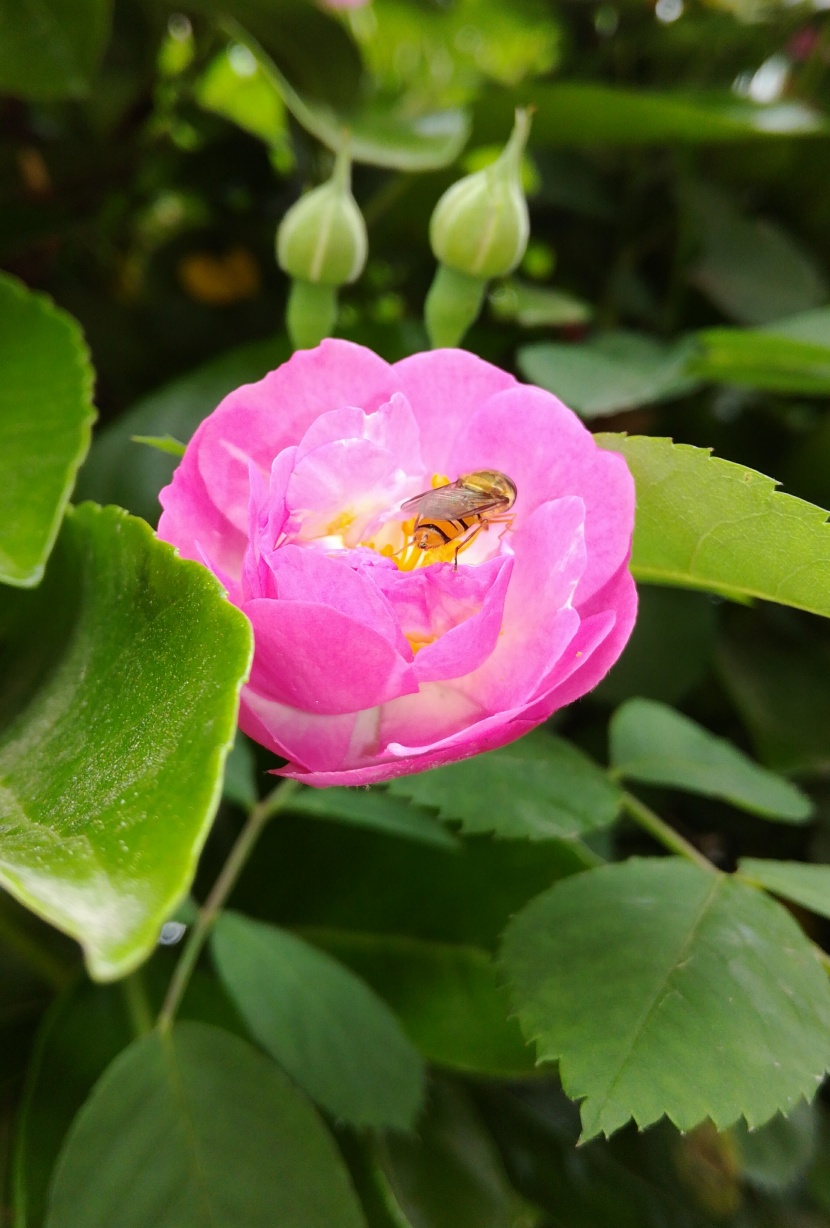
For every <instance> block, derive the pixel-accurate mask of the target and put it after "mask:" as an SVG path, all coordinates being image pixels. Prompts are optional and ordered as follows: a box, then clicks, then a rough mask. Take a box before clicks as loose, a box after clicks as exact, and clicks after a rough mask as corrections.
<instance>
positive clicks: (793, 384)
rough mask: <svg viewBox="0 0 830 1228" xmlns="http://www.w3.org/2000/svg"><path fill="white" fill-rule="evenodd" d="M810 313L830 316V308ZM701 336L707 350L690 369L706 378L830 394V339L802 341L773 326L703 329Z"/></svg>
mask: <svg viewBox="0 0 830 1228" xmlns="http://www.w3.org/2000/svg"><path fill="white" fill-rule="evenodd" d="M806 315H808V316H814V315H825V316H827V317H828V318H830V311H826V309H822V310H821V311H816V312H808V313H806ZM798 318H799V319H803V318H805V317H798ZM698 340H699V341H700V343H701V346H702V349H701V351H700V352H699V353H698V354H696V355H694V356H693V358H692V360H691V363H690V370H691V371H692V372H693V373H694V374H695V375H697V376H699V377H700V378H701V379H708V380H714V381H717V382H718V383H721V384H735V385H737V387H739V388H758V389H760V390H762V391H764V392H782V393H784V392H798V393H801V394H802V395H804V396H826V395H827V394H828V393H830V343H828V344H827V345H818V344H815V343H811V342H808V341H799V340H797V339H796V338H793V337H788V336H785V335H782V334H781V333H779V332H777V330H775V329H774V328H773V327H772V326H770V327H769V328H768V329H766V330H765V329H760V328H756V329H749V328H747V329H741V328H711V329H707V330H706V331H705V332H702V333H698Z"/></svg>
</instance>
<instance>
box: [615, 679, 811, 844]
mask: <svg viewBox="0 0 830 1228" xmlns="http://www.w3.org/2000/svg"><path fill="white" fill-rule="evenodd" d="M610 756H611V765H612V767H613V768H614V771H615V772H616V773H617V774H618V775H619V776H623V777H625V778H626V779H628V780H638V781H640V782H641V783H642V784H649V785H666V786H668V787H669V788H671V789H684V790H686V791H687V792H689V793H701V794H703V796H704V797H719V798H722V799H723V800H724V801H727V802H731V803H732V805H733V806H739V807H740V808H741V809H742V810H748V811H749V812H750V813H751V814H757V815H760V816H761V817H762V818H766V819H781V820H783V821H785V822H789V823H803V822H806V820H807V819H809V818H810V815H811V814H812V811H813V805H812V802H811V801H810V798H809V797H808V796H807V794H806V793H802V791H801V789H799V788H797V787H796V785H794V784H792V783H791V782H790V781H789V780H784V778H783V777H781V776H776V774H775V773H774V772H769V771H767V769H766V768H762V767H760V766H759V765H758V764H757V763H753V761H752V760H751V759H750V758H749V757H748V756H747V755H745V754H743V752H742V751H739V750H738V749H737V747H735V746H733V745H732V744H731V742H727V741H726V740H725V739H724V738H717V737H715V735H714V734H712V733H709V731H708V730H707V729H704V728H703V726H702V725H698V724H697V722H696V721H692V720H690V719H689V717H688V716H683V715H682V713H680V712H675V710H674V708H670V707H669V706H668V705H667V704H661V703H657V702H655V701H654V700H651V699H629V700H628V702H627V703H624V704H623V705H622V707H620V708H618V709H617V711H616V712H615V713H614V715H613V717H612V718H611V726H610Z"/></svg>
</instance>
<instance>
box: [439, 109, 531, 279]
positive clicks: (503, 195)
mask: <svg viewBox="0 0 830 1228" xmlns="http://www.w3.org/2000/svg"><path fill="white" fill-rule="evenodd" d="M529 131H530V112H529V111H525V110H518V111H517V112H516V121H515V124H514V126H513V132H512V134H511V136H510V140H509V141H508V142H507V144H506V145H505V147H504V149H503V150H502V152H501V154H500V155H499V157H498V158H497V159H496V161H495V162H493V163H491V165H490V166H487V167H485V168H484V170H481V171H477V172H476V173H475V174H474V175H467V176H465V178H463V179H459V181H458V183H454V184H453V185H452V187H451V188H448V189H447V191H446V192H445V193H444V195H443V196H442V197H441V199H440V200H439V202H438V204H437V205H436V206H435V211H434V212H433V215H432V220H431V221H430V226H429V238H430V243H431V244H432V250H433V252H434V253H435V256H436V258H437V259H438V260H439V261H440V262H441V264H444V265H447V266H448V267H449V268H451V269H456V270H457V271H458V272H459V273H466V274H467V275H468V276H470V277H480V278H484V279H489V278H491V277H506V276H507V274H508V273H512V272H513V270H514V269H515V268H516V266H517V265H518V263H519V261H520V260H521V258H522V256H523V255H524V251H525V248H526V247H527V240H528V236H529V234H530V219H529V217H528V212H527V201H526V200H525V196H524V192H523V191H522V181H521V163H522V152H523V150H524V147H525V145H526V143H527V137H528V133H529Z"/></svg>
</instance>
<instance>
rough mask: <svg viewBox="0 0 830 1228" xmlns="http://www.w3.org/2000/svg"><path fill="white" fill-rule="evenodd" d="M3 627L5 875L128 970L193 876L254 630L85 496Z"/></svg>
mask: <svg viewBox="0 0 830 1228" xmlns="http://www.w3.org/2000/svg"><path fill="white" fill-rule="evenodd" d="M0 634H1V635H2V652H0V677H2V678H3V686H2V689H0V726H4V728H3V732H2V733H0V814H2V820H3V821H2V834H0V882H2V884H3V886H5V887H6V889H7V890H8V891H10V892H11V893H12V894H13V895H14V896H16V897H17V899H19V900H20V901H21V902H22V903H23V904H25V905H26V906H27V907H29V908H32V909H33V910H34V911H35V912H37V913H39V914H40V915H41V916H42V917H44V918H45V919H46V920H48V921H50V922H51V923H52V924H53V925H56V926H57V927H58V928H59V929H62V930H64V931H65V932H66V933H68V934H70V935H71V936H72V937H74V938H77V939H78V941H79V942H80V943H81V945H82V946H83V948H84V952H85V955H86V959H87V964H88V967H89V969H90V972H91V974H92V975H93V976H94V977H96V978H98V979H101V980H108V979H112V978H115V977H119V976H123V975H124V974H125V973H126V972H128V971H130V969H132V968H134V967H135V966H136V965H137V964H139V963H140V962H141V961H142V960H143V959H144V958H145V957H146V956H147V955H148V954H149V953H150V952H151V951H152V950H153V948H154V946H155V943H156V939H157V937H158V932H159V930H160V928H161V926H162V924H163V923H164V922H165V921H166V920H167V918H168V917H169V915H170V913H171V912H172V910H173V908H174V907H175V905H176V904H177V902H178V901H179V899H180V898H181V897H182V896H183V895H184V894H185V893H186V892H187V890H188V888H189V886H190V883H191V880H192V878H193V874H194V871H195V866H196V860H197V857H198V855H199V851H200V849H201V847H202V844H203V842H204V839H205V837H206V835H207V832H208V829H209V827H210V823H211V820H212V818H213V814H214V812H215V809H216V806H217V804H218V801H219V795H220V792H221V781H222V769H223V765H224V760H225V756H226V754H227V752H228V750H229V748H230V745H231V742H232V741H233V735H234V730H235V725H236V711H237V703H238V693H239V687H240V685H241V683H242V681H243V679H244V678H245V676H246V675H247V670H248V666H249V663H250V657H251V632H250V625H249V624H248V622H247V620H246V619H245V618H244V616H243V615H241V614H240V613H239V611H238V610H236V609H235V608H234V607H233V606H231V605H229V604H228V602H227V601H226V600H225V599H224V596H223V593H222V590H221V588H220V586H219V584H218V583H217V581H216V580H215V579H214V578H213V576H211V575H210V573H209V572H208V571H207V570H206V569H205V568H203V567H201V566H200V565H199V564H198V563H191V562H186V561H184V560H182V559H179V558H178V557H177V556H176V555H175V553H174V551H173V549H172V548H171V547H170V546H167V545H165V544H163V543H161V542H159V541H157V540H156V539H155V538H154V536H153V534H152V532H151V531H150V529H149V528H148V527H147V525H146V524H144V523H143V522H142V521H139V520H136V519H133V518H132V517H130V516H128V515H126V513H124V512H122V511H121V510H120V509H118V508H99V507H96V506H95V505H92V504H84V505H82V506H81V507H79V508H77V509H74V510H73V511H71V512H70V513H69V514H68V516H67V518H66V521H65V524H64V530H63V532H62V533H61V537H60V539H59V541H58V544H57V546H56V548H55V551H54V553H53V556H52V559H51V561H50V564H49V568H48V569H47V573H46V578H45V579H44V581H43V584H42V585H41V587H40V588H38V589H36V590H33V591H30V592H26V591H23V590H14V589H8V590H6V595H5V600H4V602H3V604H2V608H0Z"/></svg>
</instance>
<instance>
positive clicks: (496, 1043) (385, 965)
mask: <svg viewBox="0 0 830 1228" xmlns="http://www.w3.org/2000/svg"><path fill="white" fill-rule="evenodd" d="M304 933H305V936H306V937H307V938H308V939H309V941H311V942H313V943H314V944H315V945H317V946H321V947H323V948H324V950H326V951H330V952H331V953H332V955H335V956H336V957H337V958H338V959H339V960H341V961H342V963H344V964H346V965H347V966H348V967H349V968H351V969H352V971H353V972H356V973H357V975H358V976H360V977H362V978H363V980H364V981H366V982H367V983H368V984H369V985H371V986H372V988H373V989H374V990H375V992H376V993H378V994H380V996H381V997H382V998H383V1000H384V1001H385V1002H388V1004H389V1006H391V1008H392V1010H393V1011H394V1012H395V1014H396V1015H397V1016H398V1018H399V1019H400V1021H401V1023H402V1025H403V1027H404V1030H405V1031H406V1033H407V1035H408V1036H409V1038H410V1040H411V1041H412V1042H413V1043H414V1044H415V1045H416V1046H417V1048H418V1049H419V1050H420V1052H421V1053H422V1054H423V1055H424V1057H425V1058H427V1059H428V1060H429V1061H430V1062H435V1063H437V1064H438V1065H439V1066H447V1067H450V1068H451V1069H453V1070H458V1071H462V1072H464V1073H467V1074H477V1075H487V1076H491V1077H495V1078H517V1077H520V1076H523V1075H529V1074H533V1073H534V1072H535V1070H536V1063H535V1061H534V1057H533V1053H532V1051H531V1050H530V1049H529V1048H528V1047H527V1045H526V1044H525V1043H524V1041H523V1040H522V1036H521V1033H520V1031H519V1027H518V1024H517V1023H516V1021H515V1019H512V1018H508V1015H509V1004H508V999H507V992H506V990H505V989H504V986H503V985H502V984H501V982H500V979H499V977H498V975H497V973H496V967H495V965H494V963H493V960H492V958H491V956H490V953H489V952H488V951H483V950H482V949H481V948H480V947H471V946H461V945H457V944H450V943H443V942H423V941H419V940H418V939H414V938H401V937H399V936H398V935H396V934H388V935H387V934H355V933H345V932H343V931H338V930H306V931H304Z"/></svg>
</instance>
